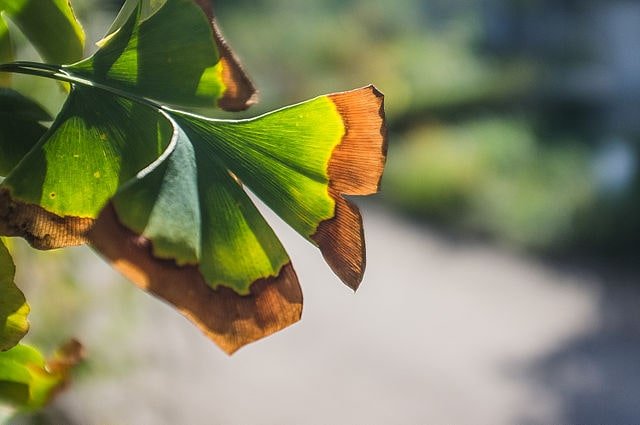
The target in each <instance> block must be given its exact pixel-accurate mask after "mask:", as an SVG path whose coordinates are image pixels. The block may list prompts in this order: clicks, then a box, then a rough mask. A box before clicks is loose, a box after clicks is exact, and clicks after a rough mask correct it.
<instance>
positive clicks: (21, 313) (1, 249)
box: [0, 241, 29, 351]
mask: <svg viewBox="0 0 640 425" xmlns="http://www.w3.org/2000/svg"><path fill="white" fill-rule="evenodd" d="M15 271H16V268H15V265H14V264H13V260H12V259H11V254H9V251H8V250H7V248H6V246H5V245H4V243H3V242H2V241H0V351H6V350H8V349H10V348H12V347H14V346H15V345H16V344H17V343H18V342H19V341H20V340H21V339H22V338H23V337H24V336H25V334H26V333H27V331H28V330H29V322H28V321H27V316H28V315H29V305H28V304H27V301H26V299H25V298H24V295H23V294H22V292H21V291H20V289H18V287H17V286H16V285H15V283H14V282H13V278H14V275H15Z"/></svg>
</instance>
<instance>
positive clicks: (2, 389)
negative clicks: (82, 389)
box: [0, 341, 83, 411]
mask: <svg viewBox="0 0 640 425" xmlns="http://www.w3.org/2000/svg"><path fill="white" fill-rule="evenodd" d="M82 357H83V348H82V346H81V345H80V344H79V343H78V342H77V341H70V342H69V343H67V344H65V345H64V346H63V347H61V348H60V349H59V350H58V351H57V352H56V353H55V355H54V356H53V357H52V358H51V359H50V360H46V359H45V358H44V357H43V355H42V354H41V353H40V352H39V351H38V350H36V349H35V348H33V347H30V346H28V345H23V344H20V345H17V346H16V347H14V348H12V349H11V350H9V351H5V352H2V353H0V404H4V405H9V406H11V407H13V408H15V409H17V410H19V411H31V410H35V409H39V408H41V407H43V406H45V405H46V404H47V403H48V402H49V401H50V400H51V399H52V397H53V396H55V394H56V392H57V391H59V390H60V389H61V388H62V387H63V386H64V385H65V384H66V382H67V381H68V379H69V374H70V372H71V370H72V368H73V367H74V366H75V365H76V364H78V362H80V360H81V359H82Z"/></svg>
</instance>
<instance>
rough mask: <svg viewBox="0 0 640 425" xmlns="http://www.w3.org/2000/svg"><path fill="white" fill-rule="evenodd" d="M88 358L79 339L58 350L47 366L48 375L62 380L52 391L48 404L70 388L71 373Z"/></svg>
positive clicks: (72, 340)
mask: <svg viewBox="0 0 640 425" xmlns="http://www.w3.org/2000/svg"><path fill="white" fill-rule="evenodd" d="M85 357H86V352H85V348H84V346H83V345H82V344H81V343H80V341H78V340H77V339H70V340H69V341H67V342H66V343H64V344H63V345H62V346H60V348H58V349H57V350H56V352H55V353H54V354H53V356H52V357H51V358H49V359H48V360H47V362H46V364H45V369H46V373H48V374H50V375H55V376H58V377H59V378H60V383H59V384H58V385H57V386H56V387H55V388H54V389H53V390H52V391H51V393H50V394H49V396H48V399H47V402H48V403H50V402H51V401H52V400H53V399H54V398H56V397H57V396H58V395H59V394H60V393H61V392H63V391H64V390H65V389H67V388H68V386H69V383H70V380H71V371H72V369H73V368H74V367H76V366H77V365H78V364H80V362H82V361H83V360H84V359H85Z"/></svg>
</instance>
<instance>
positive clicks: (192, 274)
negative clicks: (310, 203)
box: [89, 117, 302, 353]
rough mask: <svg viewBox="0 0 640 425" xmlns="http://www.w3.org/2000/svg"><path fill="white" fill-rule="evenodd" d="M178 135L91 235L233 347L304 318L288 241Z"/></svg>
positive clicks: (206, 155)
mask: <svg viewBox="0 0 640 425" xmlns="http://www.w3.org/2000/svg"><path fill="white" fill-rule="evenodd" d="M168 119H170V118H169V117H168ZM174 142H175V148H174V149H172V150H171V152H170V153H169V155H168V157H167V158H166V159H165V160H164V161H162V162H160V163H157V164H153V165H152V166H151V167H149V169H146V170H143V171H142V172H141V173H139V174H138V176H137V177H136V178H135V179H134V180H132V181H131V182H129V183H127V184H126V185H125V186H124V187H123V188H122V189H121V190H120V191H119V192H118V193H117V194H116V195H115V196H114V198H113V199H112V201H111V206H109V207H108V208H107V209H106V210H105V212H104V213H103V214H102V215H101V217H100V218H99V219H98V221H97V223H96V225H95V226H94V229H93V230H92V231H91V232H90V236H89V239H90V241H91V243H92V245H93V246H94V248H95V249H96V250H97V251H98V252H100V253H101V254H102V255H104V256H106V257H107V258H108V259H110V260H111V261H113V262H114V265H115V267H116V268H118V269H120V270H121V271H122V272H123V273H124V274H125V275H127V276H128V277H129V278H130V279H131V280H133V281H134V282H135V283H137V284H138V285H139V286H141V287H142V288H143V289H145V290H147V291H149V292H151V293H153V294H154V295H156V296H159V297H161V298H163V299H165V300H167V301H168V302H170V303H171V304H173V305H175V306H176V307H177V308H178V309H179V310H180V311H181V312H183V314H185V316H187V317H188V318H189V319H191V320H192V321H193V322H194V323H195V324H196V325H198V326H199V327H200V328H201V329H202V330H203V331H204V332H205V334H207V335H208V336H209V337H210V338H211V339H213V340H214V341H215V342H216V343H217V344H218V345H219V346H220V347H222V348H223V349H224V350H225V351H227V352H229V353H231V352H233V351H235V350H237V349H238V348H239V347H240V346H242V345H244V344H246V343H248V342H251V341H253V340H256V339H259V338H262V337H264V336H267V335H269V334H271V333H273V332H275V331H277V330H280V329H282V328H284V327H286V326H289V325H290V324H292V323H294V322H296V321H297V320H299V318H300V314H301V310H302V293H301V290H300V287H299V284H298V280H297V277H296V275H295V272H294V271H293V268H292V267H291V264H290V260H289V257H288V255H287V253H286V252H285V250H284V248H283V247H282V245H281V244H280V242H279V241H278V239H277V237H276V236H275V234H274V233H273V231H272V230H271V228H270V227H269V225H268V224H267V223H266V222H265V221H264V219H263V218H262V216H261V215H260V213H259V212H258V210H257V209H256V207H255V206H254V205H253V203H252V202H251V200H250V199H249V198H248V196H247V195H246V193H245V192H244V191H243V190H242V188H241V187H240V186H239V185H238V183H237V182H236V181H235V180H234V179H233V178H232V177H231V176H230V175H229V174H228V172H227V171H226V169H225V168H224V167H223V166H222V165H221V164H220V163H218V161H217V160H216V158H215V156H213V153H212V152H211V150H210V149H208V147H207V146H206V145H198V144H194V143H193V142H192V141H191V140H190V139H189V138H188V137H187V136H186V134H185V133H184V132H183V131H182V129H181V128H180V127H178V126H177V125H176V132H175V135H174Z"/></svg>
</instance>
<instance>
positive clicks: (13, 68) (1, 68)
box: [0, 61, 166, 110]
mask: <svg viewBox="0 0 640 425" xmlns="http://www.w3.org/2000/svg"><path fill="white" fill-rule="evenodd" d="M0 72H13V73H16V74H26V75H35V76H38V77H45V78H51V79H54V80H58V81H64V82H67V83H71V84H77V85H80V86H85V87H92V88H96V89H99V90H103V91H106V92H109V93H112V94H115V95H117V96H120V97H124V98H126V99H129V100H132V101H134V102H137V103H140V104H142V105H146V106H148V107H150V108H153V109H157V110H165V109H166V108H165V107H164V106H162V105H160V104H159V103H157V102H155V101H153V100H151V99H149V98H147V97H144V96H139V95H136V94H133V93H130V92H127V91H125V90H120V89H118V88H116V87H111V86H108V85H106V84H102V83H99V82H95V81H91V80H87V79H85V78H82V77H79V76H77V75H73V74H71V73H69V72H67V71H66V70H65V69H64V67H63V66H61V65H50V64H46V63H40V62H28V61H17V62H10V63H3V64H0Z"/></svg>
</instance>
